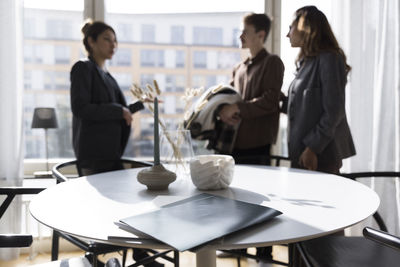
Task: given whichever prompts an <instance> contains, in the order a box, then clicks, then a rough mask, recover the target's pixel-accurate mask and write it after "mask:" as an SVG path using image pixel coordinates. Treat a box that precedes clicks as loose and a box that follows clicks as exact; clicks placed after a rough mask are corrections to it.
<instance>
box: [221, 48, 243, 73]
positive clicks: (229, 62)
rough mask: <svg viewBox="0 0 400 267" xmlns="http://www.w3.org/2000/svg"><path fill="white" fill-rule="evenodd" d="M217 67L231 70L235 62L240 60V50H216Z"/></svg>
mask: <svg viewBox="0 0 400 267" xmlns="http://www.w3.org/2000/svg"><path fill="white" fill-rule="evenodd" d="M217 57H218V59H217V60H218V63H217V64H218V65H217V67H218V69H229V70H231V69H232V68H233V67H234V66H235V65H236V64H238V63H239V62H240V52H227V51H221V52H218V55H217Z"/></svg>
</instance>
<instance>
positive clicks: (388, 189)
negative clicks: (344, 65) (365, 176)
mask: <svg viewBox="0 0 400 267" xmlns="http://www.w3.org/2000/svg"><path fill="white" fill-rule="evenodd" d="M332 14H333V19H332V23H333V28H334V31H335V32H336V34H337V36H338V37H339V38H338V39H339V42H340V44H341V45H342V47H343V48H344V50H345V53H346V55H347V57H348V61H349V63H350V65H351V66H352V71H351V73H350V78H349V83H348V86H347V99H346V101H347V115H348V117H349V121H350V127H351V130H352V134H353V138H354V141H355V144H356V149H357V155H356V156H355V157H352V158H351V159H349V160H347V161H346V162H345V171H350V172H357V171H398V170H399V169H400V163H399V162H400V152H399V150H400V145H399V142H400V140H399V135H400V129H399V128H400V106H399V102H400V98H399V90H400V37H399V34H400V25H399V17H400V4H399V1H398V0H380V1H377V0H352V1H348V0H339V1H333V13H332ZM365 183H367V184H368V185H369V186H371V187H372V188H374V189H375V190H376V191H377V192H378V194H379V196H380V198H381V206H380V208H379V211H380V213H381V215H383V217H384V220H385V222H386V224H387V225H388V228H389V232H391V233H393V234H396V235H399V234H400V224H399V223H400V213H399V209H400V208H399V206H400V204H399V195H400V188H399V179H398V178H396V179H383V178H376V179H371V180H369V181H365ZM359 228H361V227H359Z"/></svg>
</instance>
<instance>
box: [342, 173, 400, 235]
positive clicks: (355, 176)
mask: <svg viewBox="0 0 400 267" xmlns="http://www.w3.org/2000/svg"><path fill="white" fill-rule="evenodd" d="M340 175H341V176H343V177H346V178H349V179H352V180H357V179H359V178H399V177H400V172H386V171H384V172H353V173H341V174H340ZM373 218H374V220H375V221H376V223H377V224H378V226H379V229H380V230H382V231H385V232H387V231H388V229H387V227H386V224H385V222H384V220H383V218H382V216H381V215H380V214H379V212H378V211H377V212H375V213H374V214H373Z"/></svg>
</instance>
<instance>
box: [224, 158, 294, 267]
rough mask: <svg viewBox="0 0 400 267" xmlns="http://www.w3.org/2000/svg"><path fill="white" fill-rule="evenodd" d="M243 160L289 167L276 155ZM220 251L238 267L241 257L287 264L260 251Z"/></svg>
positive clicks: (286, 160)
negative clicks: (234, 259)
mask: <svg viewBox="0 0 400 267" xmlns="http://www.w3.org/2000/svg"><path fill="white" fill-rule="evenodd" d="M243 159H244V160H245V161H246V160H248V161H250V162H255V161H258V162H260V163H261V162H268V161H269V162H270V163H271V166H275V167H280V166H281V164H282V163H283V162H286V163H287V164H288V165H289V166H290V159H289V158H288V157H284V156H278V155H270V156H269V158H267V157H266V156H265V155H252V156H245V157H243ZM220 251H222V252H224V253H225V254H229V255H232V256H233V257H235V258H236V262H237V266H238V267H240V258H242V257H244V258H249V259H253V260H256V261H264V262H268V263H273V264H277V265H282V266H288V263H285V262H281V261H276V260H271V259H270V258H269V257H267V256H266V255H263V253H262V252H263V251H262V250H261V253H260V252H259V253H257V254H255V255H254V254H250V253H248V252H247V250H245V249H233V250H220Z"/></svg>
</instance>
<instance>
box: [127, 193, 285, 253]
mask: <svg viewBox="0 0 400 267" xmlns="http://www.w3.org/2000/svg"><path fill="white" fill-rule="evenodd" d="M280 214H282V213H281V212H280V211H277V210H275V209H272V208H268V207H264V206H261V205H256V204H251V203H247V202H243V201H239V200H233V199H229V198H224V197H220V196H214V195H210V194H205V193H204V194H199V195H196V196H193V197H189V198H187V199H184V200H181V201H178V202H175V203H172V204H169V205H166V206H164V207H163V208H161V209H159V210H156V211H152V212H148V213H144V214H139V215H135V216H132V217H128V218H125V219H121V220H120V222H121V223H122V224H124V225H125V227H122V229H124V230H127V231H129V229H132V231H136V232H137V231H140V232H142V233H144V234H145V235H148V236H151V237H153V238H155V239H157V240H159V241H161V242H164V243H166V244H168V245H170V246H171V247H174V248H175V249H177V250H179V251H185V250H188V249H192V248H195V247H198V246H200V245H204V244H206V243H207V242H209V241H212V240H214V239H217V238H219V237H222V236H225V235H227V234H230V233H233V232H235V231H238V230H241V229H244V228H246V227H249V226H252V225H255V224H258V223H261V222H265V221H267V220H270V219H272V218H274V217H276V216H278V215H280Z"/></svg>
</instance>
